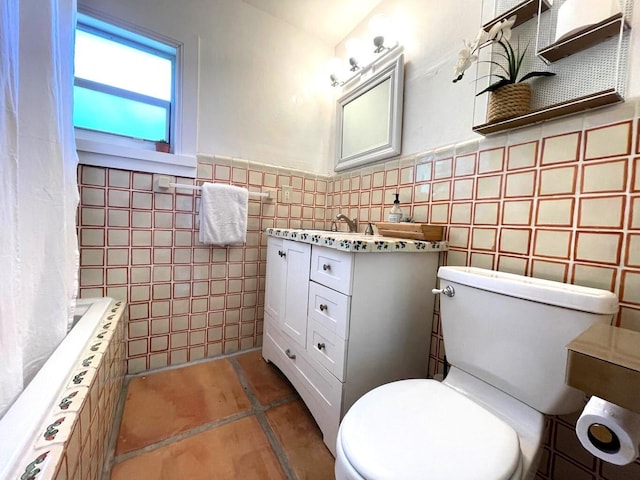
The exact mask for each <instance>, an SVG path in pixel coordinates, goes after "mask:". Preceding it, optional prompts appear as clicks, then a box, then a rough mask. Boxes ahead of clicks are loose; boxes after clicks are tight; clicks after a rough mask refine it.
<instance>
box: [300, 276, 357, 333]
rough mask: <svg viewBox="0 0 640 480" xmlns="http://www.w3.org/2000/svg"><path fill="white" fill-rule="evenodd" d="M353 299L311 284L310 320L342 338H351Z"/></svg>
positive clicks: (313, 283) (316, 284)
mask: <svg viewBox="0 0 640 480" xmlns="http://www.w3.org/2000/svg"><path fill="white" fill-rule="evenodd" d="M350 306H351V297H349V296H347V295H344V294H342V293H339V292H336V291H335V290H331V289H330V288H327V287H325V286H323V285H320V284H318V283H315V282H309V311H308V312H309V320H310V321H312V320H313V321H316V322H318V323H319V324H320V325H322V326H323V327H325V328H326V329H328V330H329V331H331V332H332V333H334V334H336V335H337V336H339V337H341V338H348V336H349V311H350Z"/></svg>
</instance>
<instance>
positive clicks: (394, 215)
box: [389, 193, 402, 223]
mask: <svg viewBox="0 0 640 480" xmlns="http://www.w3.org/2000/svg"><path fill="white" fill-rule="evenodd" d="M394 195H395V196H396V199H395V200H394V201H393V207H391V210H390V211H389V222H391V223H399V222H401V221H402V209H401V208H400V200H399V199H398V197H399V196H400V194H399V193H395V194H394Z"/></svg>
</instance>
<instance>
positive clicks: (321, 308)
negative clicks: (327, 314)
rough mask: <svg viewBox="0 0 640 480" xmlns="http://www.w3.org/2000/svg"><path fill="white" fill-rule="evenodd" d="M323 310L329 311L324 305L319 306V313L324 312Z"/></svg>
mask: <svg viewBox="0 0 640 480" xmlns="http://www.w3.org/2000/svg"><path fill="white" fill-rule="evenodd" d="M325 310H329V307H327V306H326V305H325V304H324V303H321V304H320V311H321V312H324V311H325Z"/></svg>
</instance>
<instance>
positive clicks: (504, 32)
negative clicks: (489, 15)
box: [487, 15, 516, 42]
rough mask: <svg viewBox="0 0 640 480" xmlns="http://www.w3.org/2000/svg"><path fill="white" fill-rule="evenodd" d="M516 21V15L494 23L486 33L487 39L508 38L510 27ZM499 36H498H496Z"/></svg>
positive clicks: (509, 36)
mask: <svg viewBox="0 0 640 480" xmlns="http://www.w3.org/2000/svg"><path fill="white" fill-rule="evenodd" d="M515 23H516V16H515V15H514V16H512V17H511V18H509V19H507V20H502V21H501V22H498V23H495V24H494V25H493V26H492V27H491V28H490V29H489V32H488V33H487V37H488V40H489V41H492V42H493V41H495V40H498V41H499V40H502V39H504V40H509V39H510V38H511V28H512V27H513V25H514V24H515ZM498 37H500V38H498Z"/></svg>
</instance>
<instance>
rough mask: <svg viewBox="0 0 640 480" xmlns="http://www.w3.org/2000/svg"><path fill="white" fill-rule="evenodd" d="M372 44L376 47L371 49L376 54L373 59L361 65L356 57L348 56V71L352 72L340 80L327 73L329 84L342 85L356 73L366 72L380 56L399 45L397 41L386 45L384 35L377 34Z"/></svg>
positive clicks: (384, 55)
mask: <svg viewBox="0 0 640 480" xmlns="http://www.w3.org/2000/svg"><path fill="white" fill-rule="evenodd" d="M373 45H374V46H375V47H376V48H375V50H373V53H375V54H376V55H377V56H376V57H375V58H374V59H373V60H371V61H370V62H369V63H367V64H366V65H364V66H362V65H360V64H359V63H358V60H357V59H356V57H349V71H350V72H352V74H351V75H349V76H348V77H347V78H346V79H345V80H340V79H339V76H338V75H337V74H335V73H331V74H330V75H329V79H330V80H331V86H332V87H342V86H343V85H345V84H346V83H348V82H350V81H351V80H352V79H353V78H355V77H356V76H357V75H360V74H362V73H364V72H366V71H367V70H369V69H370V68H371V67H372V66H373V65H375V64H376V63H377V62H379V61H380V60H381V59H382V58H384V57H386V56H387V54H388V53H390V52H391V51H393V50H395V49H396V48H397V47H399V44H398V43H397V42H396V43H395V44H394V45H393V46H391V47H387V46H386V45H385V44H384V37H383V36H382V35H378V36H377V37H374V39H373ZM332 68H335V65H333V66H332Z"/></svg>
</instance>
